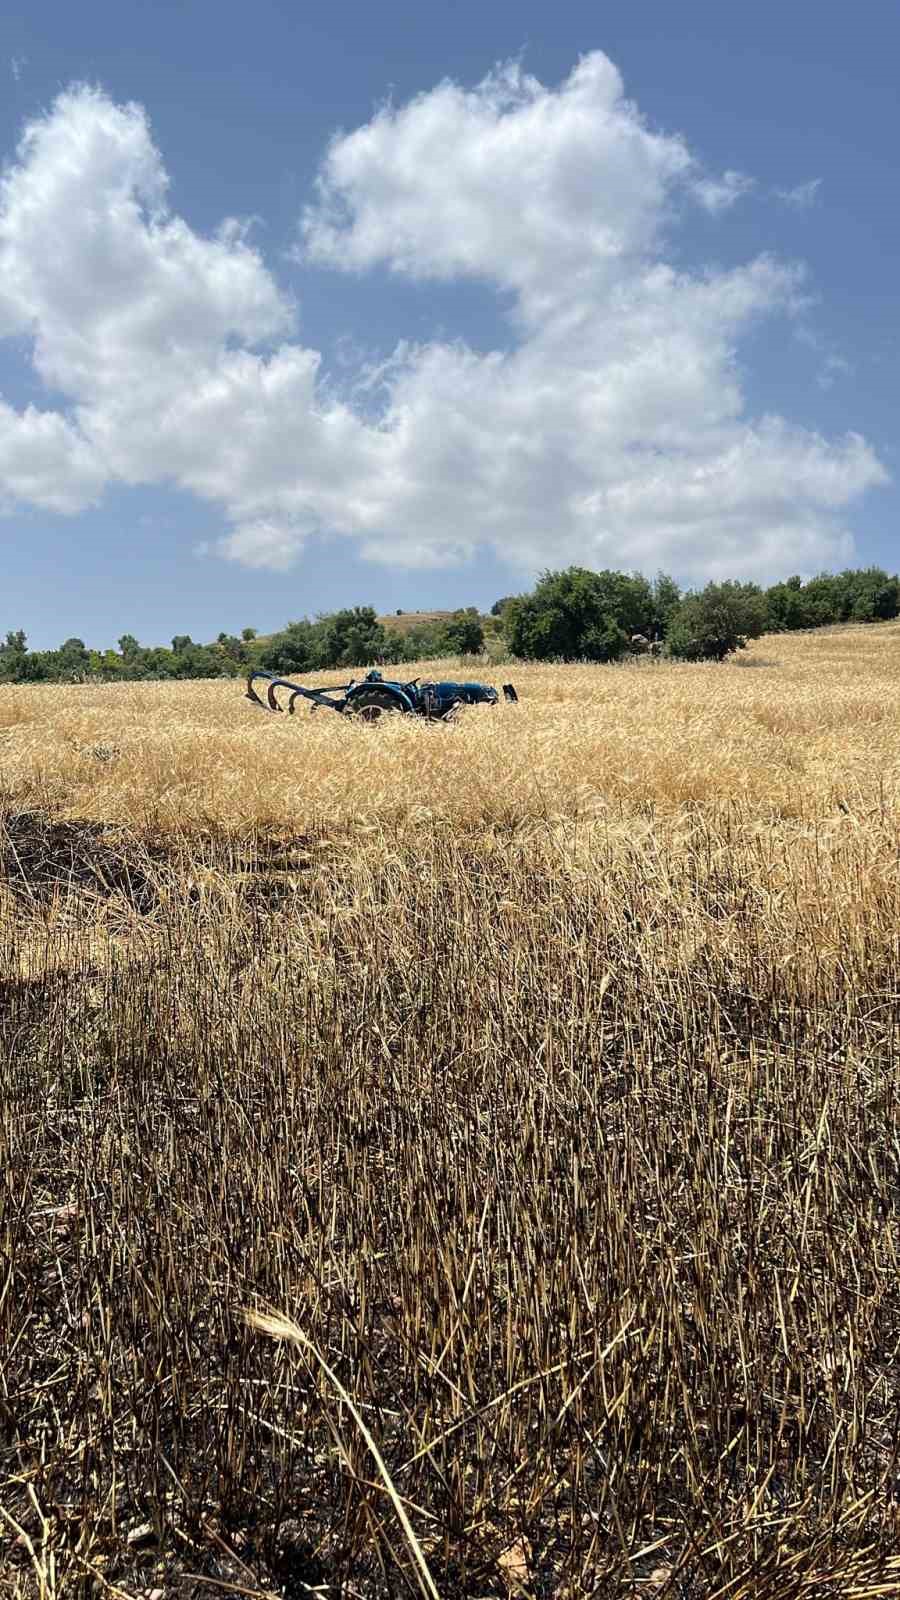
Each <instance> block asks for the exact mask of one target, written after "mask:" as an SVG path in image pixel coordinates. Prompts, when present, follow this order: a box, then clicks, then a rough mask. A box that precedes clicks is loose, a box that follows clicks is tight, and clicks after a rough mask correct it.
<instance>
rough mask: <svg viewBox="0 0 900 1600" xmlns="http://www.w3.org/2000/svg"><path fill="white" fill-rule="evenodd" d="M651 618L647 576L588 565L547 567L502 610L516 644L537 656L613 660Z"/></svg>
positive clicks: (530, 655)
mask: <svg viewBox="0 0 900 1600" xmlns="http://www.w3.org/2000/svg"><path fill="white" fill-rule="evenodd" d="M652 619H653V594H652V591H651V588H650V585H649V583H648V582H647V579H646V578H643V577H641V576H640V575H639V574H635V575H633V576H629V575H628V574H627V573H624V572H611V571H604V572H590V571H588V569H587V568H586V567H568V568H566V570H565V571H563V572H545V573H543V574H542V575H541V578H540V580H539V582H538V583H537V585H536V587H535V588H534V590H533V591H532V593H531V594H528V595H520V596H518V597H517V598H516V599H514V600H511V601H510V602H509V604H508V606H507V608H506V611H505V613H504V621H505V632H506V636H507V639H508V640H509V643H510V646H511V648H512V650H513V651H514V653H515V654H516V655H518V656H522V657H523V658H525V659H526V660H534V661H554V660H560V661H615V660H617V659H618V658H619V657H620V656H622V655H624V653H625V651H626V650H627V649H628V642H629V639H630V636H631V634H633V633H646V632H647V630H648V629H649V628H650V627H651V625H652Z"/></svg>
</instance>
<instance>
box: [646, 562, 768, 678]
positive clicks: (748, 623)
mask: <svg viewBox="0 0 900 1600" xmlns="http://www.w3.org/2000/svg"><path fill="white" fill-rule="evenodd" d="M765 627H766V599H765V595H764V594H763V591H762V589H760V588H759V586H758V585H757V584H755V583H735V582H733V581H728V582H726V583H708V584H707V585H706V588H705V589H702V590H701V591H700V592H699V594H688V595H686V596H685V598H684V600H682V602H681V604H680V605H679V607H678V609H677V611H675V612H674V613H673V615H672V619H671V622H670V624H669V632H668V639H667V643H668V649H669V654H670V655H672V656H674V657H675V659H676V660H679V661H724V660H725V657H726V656H727V655H730V654H731V652H732V651H733V650H743V649H744V648H745V647H746V644H747V640H748V639H758V638H759V636H760V634H761V633H764V632H765Z"/></svg>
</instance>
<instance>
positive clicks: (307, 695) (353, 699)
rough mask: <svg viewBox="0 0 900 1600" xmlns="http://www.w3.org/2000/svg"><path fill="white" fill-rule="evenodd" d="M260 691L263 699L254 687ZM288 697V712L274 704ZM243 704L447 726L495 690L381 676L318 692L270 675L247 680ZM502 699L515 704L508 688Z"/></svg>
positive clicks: (490, 701)
mask: <svg viewBox="0 0 900 1600" xmlns="http://www.w3.org/2000/svg"><path fill="white" fill-rule="evenodd" d="M257 682H258V683H260V684H261V685H264V686H265V688H264V692H265V699H263V698H262V696H261V695H260V694H259V693H258V692H257V690H256V687H255V685H256V684H257ZM279 691H281V692H282V693H283V694H286V695H287V697H288V699H287V706H286V707H285V705H284V704H282V703H281V701H279V699H278V692H279ZM246 696H247V699H248V700H250V701H251V702H252V703H253V705H255V706H259V708H260V709H261V710H262V711H284V710H285V709H287V712H288V714H289V715H290V716H293V715H294V712H295V709H296V706H297V702H298V701H300V700H307V701H309V702H310V710H312V711H315V710H316V709H317V708H318V707H319V706H327V707H328V709H329V710H330V711H337V712H339V713H340V714H341V715H342V716H347V715H351V716H358V717H360V718H362V720H363V721H365V722H375V721H377V719H378V718H379V717H381V716H383V715H385V714H386V713H387V714H390V713H391V712H400V713H405V714H406V715H410V716H418V717H427V718H428V719H429V720H430V721H446V720H447V718H448V717H450V716H451V715H452V714H453V713H454V712H455V711H457V709H458V708H459V707H460V706H463V705H496V704H497V703H498V700H499V695H498V694H497V690H496V689H494V688H493V687H492V686H491V685H490V684H485V683H420V681H419V679H418V678H413V680H412V681H411V682H410V683H397V682H393V681H386V680H385V679H384V678H383V677H382V676H381V673H380V672H369V673H367V675H366V677H365V678H362V679H359V680H355V679H351V681H350V683H329V684H323V685H322V687H321V688H319V689H307V688H305V687H304V686H303V684H300V683H294V682H292V681H291V679H290V678H280V677H279V676H278V675H277V673H274V672H262V671H257V672H251V673H250V675H249V676H248V678H247V690H246ZM503 698H504V700H507V701H517V700H518V698H519V696H518V695H517V694H516V691H515V689H514V688H513V686H512V684H511V683H505V684H504V685H503Z"/></svg>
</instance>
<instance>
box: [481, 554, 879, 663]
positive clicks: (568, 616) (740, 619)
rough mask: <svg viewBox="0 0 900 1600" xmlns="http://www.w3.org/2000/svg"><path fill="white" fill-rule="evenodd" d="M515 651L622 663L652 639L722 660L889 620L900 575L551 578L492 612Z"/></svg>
mask: <svg viewBox="0 0 900 1600" xmlns="http://www.w3.org/2000/svg"><path fill="white" fill-rule="evenodd" d="M494 609H495V610H496V611H497V613H498V614H499V616H500V619H501V622H502V626H503V632H504V635H505V637H506V640H507V642H508V644H509V648H510V650H511V651H512V653H513V654H514V655H516V656H519V657H521V658H523V659H524V660H532V661H553V660H559V661H617V660H619V659H621V657H622V656H624V655H626V654H627V653H628V652H629V651H631V650H632V649H633V648H634V643H635V640H636V639H637V640H640V641H641V643H642V646H643V645H645V644H646V643H647V642H648V641H652V642H654V643H656V644H657V646H658V647H659V648H660V649H662V650H664V652H665V654H666V655H668V656H671V657H673V658H674V659H676V660H681V661H702V660H716V661H722V660H724V658H725V656H727V655H729V654H730V653H731V652H732V651H734V650H740V649H743V648H744V647H745V646H746V644H747V641H748V640H749V639H758V638H759V637H760V635H761V634H763V633H784V632H787V631H789V630H794V629H801V628H820V627H823V626H825V625H826V624H828V623H840V622H884V621H888V620H890V618H892V617H896V616H897V615H898V613H900V578H897V577H896V576H894V577H890V576H889V575H888V574H887V573H886V572H884V571H883V570H882V569H881V567H864V568H848V569H847V570H846V571H844V572H841V573H822V574H821V575H820V576H818V577H815V578H810V579H809V580H808V581H807V582H805V583H804V581H803V580H802V578H799V577H794V578H788V579H787V580H786V581H785V582H783V583H776V584H773V585H772V586H771V588H768V589H763V588H762V587H761V586H760V585H759V584H757V583H738V582H736V581H734V580H733V579H730V580H726V581H725V582H723V583H708V584H707V585H706V587H705V588H703V589H689V590H686V591H685V592H682V591H681V590H680V589H679V586H678V584H677V583H676V582H675V580H674V579H673V578H670V577H668V576H667V575H666V574H665V573H660V574H659V575H658V576H657V577H656V578H655V579H654V580H652V581H650V580H648V579H647V578H645V577H643V576H642V575H641V574H640V573H630V574H629V573H624V572H612V571H603V572H592V571H590V570H589V569H588V568H586V567H567V568H566V569H565V571H562V572H545V573H544V574H543V575H542V577H541V578H540V580H539V582H538V583H537V585H536V586H535V588H534V589H533V590H532V591H531V592H530V593H529V594H524V595H514V596H508V597H507V598H506V599H504V600H500V601H498V602H497V603H496V606H495V608H494Z"/></svg>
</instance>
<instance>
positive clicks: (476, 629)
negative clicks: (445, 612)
mask: <svg viewBox="0 0 900 1600" xmlns="http://www.w3.org/2000/svg"><path fill="white" fill-rule="evenodd" d="M441 631H442V633H443V636H444V641H445V644H446V646H447V647H448V648H449V649H450V650H451V651H455V652H458V653H459V654H460V655H472V656H477V655H480V654H481V652H482V650H483V649H484V628H483V627H482V624H481V618H480V617H479V615H478V612H477V611H475V610H474V608H473V609H470V610H467V611H454V613H453V616H452V617H451V618H450V619H449V621H448V622H445V623H444V626H443V628H442V630H441Z"/></svg>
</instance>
